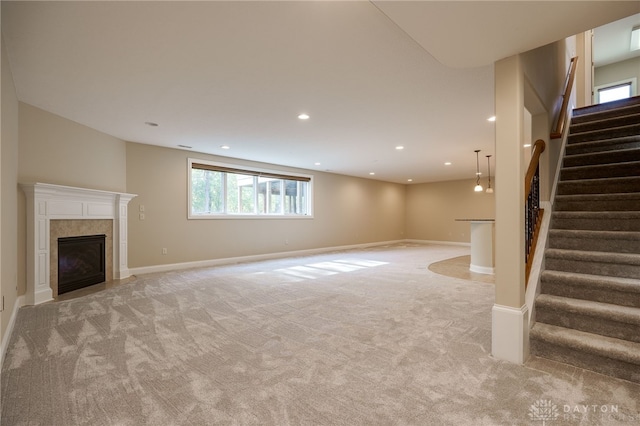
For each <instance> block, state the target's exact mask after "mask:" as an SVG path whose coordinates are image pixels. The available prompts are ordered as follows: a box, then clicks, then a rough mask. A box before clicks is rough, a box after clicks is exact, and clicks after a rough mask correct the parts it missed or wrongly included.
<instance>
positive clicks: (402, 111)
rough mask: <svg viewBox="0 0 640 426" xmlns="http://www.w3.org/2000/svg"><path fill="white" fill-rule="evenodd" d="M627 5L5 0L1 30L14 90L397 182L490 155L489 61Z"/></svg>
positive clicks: (153, 140) (151, 133)
mask: <svg viewBox="0 0 640 426" xmlns="http://www.w3.org/2000/svg"><path fill="white" fill-rule="evenodd" d="M637 12H640V2H638V1H633V2H628V1H627V2H624V1H623V2H614V1H584V2H581V1H568V2H559V1H554V2H540V1H530V2H528V1H515V2H501V1H497V2H492V1H480V2H473V1H472V2H437V1H424V2H374V3H372V2H366V1H345V2H340V1H304V2H302V1H301V2H207V1H201V2H162V1H160V2H154V1H148V2H57V1H49V2H7V1H2V33H3V35H4V38H5V42H6V46H7V51H8V55H9V62H10V64H11V68H12V71H13V76H14V80H15V81H14V82H15V85H16V90H17V94H18V98H19V99H20V100H21V101H23V102H26V103H28V104H31V105H34V106H37V107H39V108H42V109H45V110H47V111H50V112H53V113H55V114H58V115H60V116H63V117H66V118H68V119H71V120H73V121H76V122H78V123H82V124H84V125H87V126H89V127H92V128H94V129H97V130H99V131H102V132H105V133H108V134H110V135H113V136H116V137H118V138H121V139H123V140H127V141H133V142H140V143H145V144H153V145H160V146H166V147H172V148H177V146H178V145H188V146H191V147H193V148H192V151H194V152H202V153H210V154H216V155H223V156H228V157H235V158H242V159H248V160H254V161H262V162H266V163H273V164H279V165H285V166H292V167H300V168H305V169H312V170H314V169H315V170H323V171H324V170H329V171H332V172H335V173H341V174H347V175H354V176H361V177H366V178H374V179H380V180H385V181H391V182H399V183H406V182H407V179H409V178H412V179H413V180H414V182H427V181H439V180H452V179H464V178H472V177H474V176H475V167H476V163H475V156H474V152H473V151H474V150H475V149H481V150H482V152H481V155H483V156H484V155H486V154H493V145H494V128H493V127H494V125H493V124H492V123H490V122H488V121H487V120H486V119H487V118H488V117H489V116H491V115H492V114H493V65H492V64H493V63H494V62H495V61H496V60H498V59H501V58H503V57H506V56H510V55H513V54H515V53H518V52H523V51H527V50H530V49H532V48H535V47H539V46H542V45H544V44H547V43H549V42H552V41H555V40H558V39H562V38H564V37H567V36H569V35H571V34H575V33H578V32H581V31H584V30H587V29H589V28H594V27H596V26H598V25H601V24H603V23H607V22H611V21H613V20H615V19H619V18H621V17H624V16H628V15H631V14H633V13H637ZM302 112H305V113H308V114H309V115H310V116H311V118H310V119H309V120H306V121H301V120H299V119H298V118H297V115H298V114H299V113H302ZM145 122H155V123H158V124H159V126H158V127H150V126H147V125H145ZM221 145H228V146H230V149H229V150H223V149H221V148H220V146H221ZM397 145H402V146H404V150H401V151H398V150H396V149H395V147H396V146H397ZM194 156H197V154H195V153H194ZM446 161H451V162H452V163H453V164H452V165H451V166H445V165H444V162H446ZM316 162H320V163H321V165H320V166H316V165H314V164H315V163H316ZM481 164H482V165H483V169H484V167H486V160H485V161H483V162H481ZM498 164H499V163H498ZM370 172H375V176H370V175H369V173H370Z"/></svg>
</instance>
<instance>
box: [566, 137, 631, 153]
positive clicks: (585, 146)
mask: <svg viewBox="0 0 640 426" xmlns="http://www.w3.org/2000/svg"><path fill="white" fill-rule="evenodd" d="M632 148H640V135H633V136H625V137H621V138H610V139H601V140H596V141H588V142H576V143H573V144H571V145H567V146H566V155H567V156H571V155H576V154H586V153H590V152H604V151H615V150H618V149H632Z"/></svg>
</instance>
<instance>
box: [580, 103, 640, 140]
mask: <svg viewBox="0 0 640 426" xmlns="http://www.w3.org/2000/svg"><path fill="white" fill-rule="evenodd" d="M639 111H640V108H638V106H633V107H629V109H628V110H627V111H608V112H607V113H601V114H599V115H595V114H594V115H593V116H592V117H589V118H590V119H585V118H584V117H581V118H580V119H576V120H572V122H571V128H570V131H569V134H571V135H575V134H578V133H584V132H590V131H593V130H600V129H608V128H611V127H621V126H627V125H630V124H638V123H640V113H638V112H639Z"/></svg>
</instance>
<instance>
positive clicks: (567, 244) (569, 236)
mask: <svg viewBox="0 0 640 426" xmlns="http://www.w3.org/2000/svg"><path fill="white" fill-rule="evenodd" d="M549 248H559V249H569V250H586V251H609V252H615V253H640V232H633V231H594V230H584V229H550V230H549Z"/></svg>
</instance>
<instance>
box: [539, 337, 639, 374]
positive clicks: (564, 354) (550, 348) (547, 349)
mask: <svg viewBox="0 0 640 426" xmlns="http://www.w3.org/2000/svg"><path fill="white" fill-rule="evenodd" d="M530 350H531V354H533V355H538V356H542V357H544V358H547V359H551V360H554V361H558V362H563V363H565V364H569V365H573V366H576V367H579V368H584V369H586V370H591V371H596V372H598V373H601V374H606V375H607V376H612V377H618V378H620V379H624V380H628V381H630V382H636V383H640V366H638V365H636V364H631V363H628V362H624V361H620V360H616V359H611V358H607V357H603V356H598V355H595V354H592V353H587V352H582V351H578V350H575V349H573V348H569V347H565V346H560V345H556V344H553V343H550V342H546V341H542V340H539V339H537V338H535V337H534V338H532V339H531V346H530Z"/></svg>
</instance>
